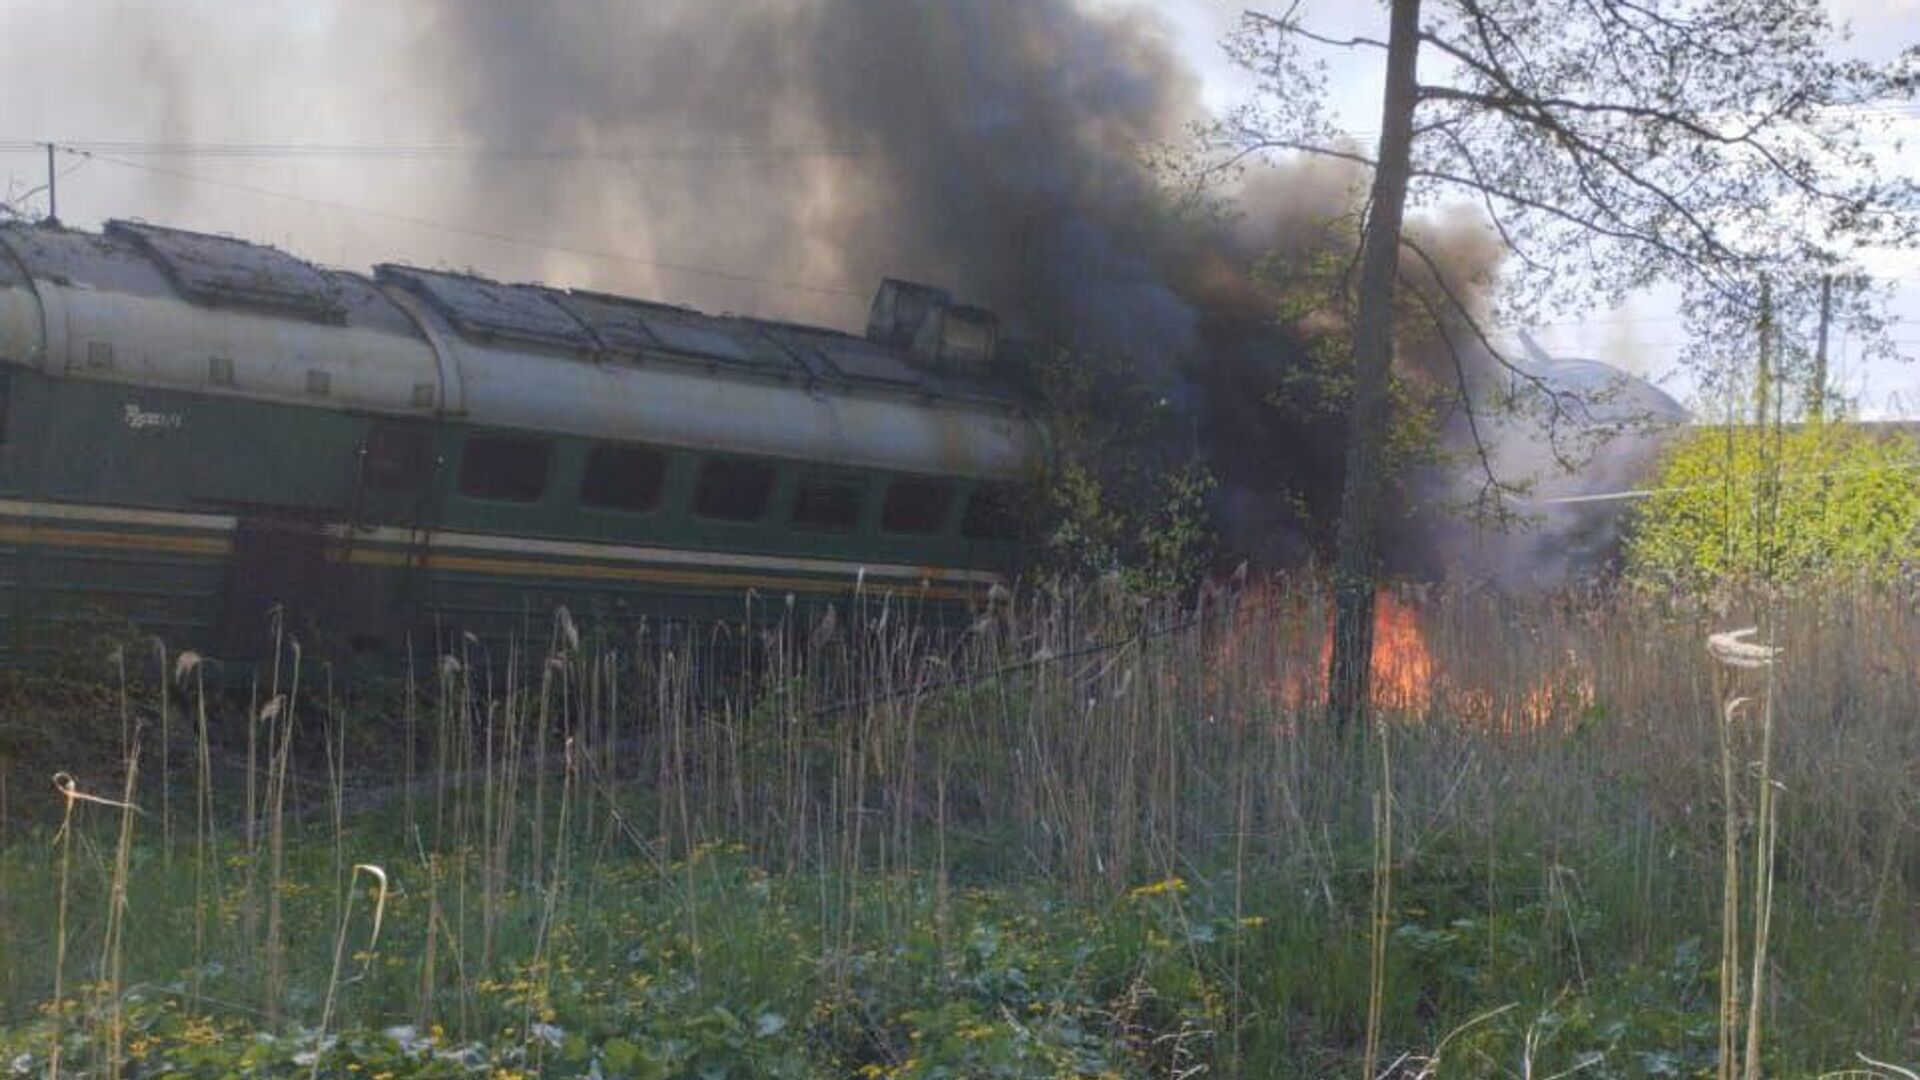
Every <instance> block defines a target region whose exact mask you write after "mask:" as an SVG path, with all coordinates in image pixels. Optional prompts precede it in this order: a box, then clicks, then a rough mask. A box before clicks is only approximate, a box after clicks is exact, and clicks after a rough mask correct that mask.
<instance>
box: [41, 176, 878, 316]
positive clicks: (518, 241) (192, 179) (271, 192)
mask: <svg viewBox="0 0 1920 1080" xmlns="http://www.w3.org/2000/svg"><path fill="white" fill-rule="evenodd" d="M59 149H60V151H61V152H62V153H65V154H71V155H73V156H75V157H80V158H84V159H86V160H88V161H98V162H102V163H105V164H108V165H118V166H120V167H122V168H127V169H136V170H139V171H141V172H147V173H152V174H154V175H157V176H165V177H169V178H172V179H175V180H184V181H186V182H188V183H193V184H203V185H206V186H208V187H216V188H224V189H226V190H228V191H239V192H244V193H246V194H249V195H257V196H260V197H262V198H268V199H280V200H282V201H285V202H293V203H301V204H304V205H307V206H315V207H320V208H322V209H327V210H337V211H340V212H343V213H348V214H358V215H361V216H363V217H369V218H377V219H380V220H382V221H392V222H397V223H399V224H403V225H412V226H415V227H417V228H422V229H432V230H435V231H437V232H444V233H450V234H453V235H456V236H469V237H473V238H475V239H480V240H491V241H494V242H495V243H501V244H511V245H513V246H516V247H524V248H532V249H535V250H539V251H550V252H557V253H560V254H565V255H577V256H579V257H581V258H586V259H597V260H601V261H604V262H617V263H627V264H629V265H633V266H644V267H648V268H649V269H653V270H666V271H670V272H672V273H678V274H690V275H694V276H698V277H706V278H714V279H717V280H721V281H735V282H740V283H742V284H748V285H764V286H767V287H769V288H777V289H790V290H793V291H796V292H810V293H824V294H828V295H832V296H856V297H864V296H866V295H867V294H866V292H865V291H864V290H860V289H854V288H851V287H849V286H846V285H823V284H818V283H814V282H805V281H790V280H782V279H779V278H767V277H760V276H757V275H754V274H746V273H740V272H738V271H733V270H723V269H717V268H715V267H710V266H696V265H693V264H691V263H681V262H669V261H667V260H663V259H646V258H641V257H639V256H637V255H628V254H625V253H623V252H618V251H607V250H604V249H595V248H582V247H573V246H570V245H566V244H556V243H554V242H552V241H550V240H537V239H533V238H531V237H526V236H516V235H514V234H512V233H503V232H497V231H494V230H492V229H476V228H472V227H469V226H464V225H455V224H452V223H450V222H445V221H434V220H432V219H430V218H423V217H416V216H414V215H412V214H402V213H396V212H394V211H391V210H382V209H379V208H377V207H371V206H359V205H355V204H353V203H343V202H338V201H336V200H333V199H321V198H315V197H313V196H310V195H301V194H297V193H295V192H290V191H278V190H275V189H273V188H265V187H261V186H259V185H257V184H246V183H240V182H238V181H233V180H221V179H217V178H215V177H211V176H202V175H200V174H198V173H190V172H184V171H182V170H179V169H173V168H167V167H165V166H161V165H151V164H148V163H145V162H140V161H131V160H128V159H126V158H122V157H116V156H111V155H108V154H102V153H96V152H94V151H91V150H82V149H78V148H75V147H70V146H66V145H61V146H60V147H59Z"/></svg>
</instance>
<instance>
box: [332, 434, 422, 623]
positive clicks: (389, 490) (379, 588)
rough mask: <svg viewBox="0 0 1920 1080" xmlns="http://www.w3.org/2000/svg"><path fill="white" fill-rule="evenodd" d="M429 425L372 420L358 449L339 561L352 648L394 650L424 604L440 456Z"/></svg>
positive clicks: (415, 620) (414, 621) (416, 618)
mask: <svg viewBox="0 0 1920 1080" xmlns="http://www.w3.org/2000/svg"><path fill="white" fill-rule="evenodd" d="M434 435H435V430H434V426H433V425H432V424H431V423H428V422H424V421H417V420H389V419H381V420H375V421H373V422H372V423H371V424H370V425H369V426H368V429H367V437H366V441H365V443H363V444H362V445H361V448H360V470H359V476H358V479H357V481H356V483H355V488H354V505H353V513H352V519H351V521H350V522H349V524H348V528H347V529H346V530H345V536H344V541H345V550H344V551H343V552H342V554H341V559H342V561H343V562H345V563H346V564H347V565H348V566H349V567H350V571H351V573H350V576H351V580H352V588H351V589H350V590H349V595H350V597H351V598H352V602H353V606H354V610H353V612H352V614H351V616H350V617H349V618H348V619H347V624H348V626H349V627H350V630H351V633H352V636H353V644H354V646H355V648H356V649H357V650H363V651H364V650H367V649H374V648H379V649H386V648H392V647H401V646H404V644H405V638H406V635H407V633H408V632H409V631H411V630H413V629H415V628H416V626H415V624H416V622H417V620H418V617H419V613H420V610H421V607H422V604H423V603H424V601H425V593H426V581H427V550H428V545H429V542H430V540H431V538H432V534H433V529H434V526H435V525H436V524H437V523H438V520H439V512H438V502H437V498H436V493H437V490H436V489H437V485H436V484H435V483H434V480H435V475H436V473H437V472H438V471H439V462H440V458H439V456H438V454H437V452H436V447H435V440H434Z"/></svg>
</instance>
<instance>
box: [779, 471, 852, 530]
mask: <svg viewBox="0 0 1920 1080" xmlns="http://www.w3.org/2000/svg"><path fill="white" fill-rule="evenodd" d="M866 495H867V488H866V484H865V483H863V482H862V481H861V479H860V477H859V476H858V475H857V474H853V473H835V472H809V473H803V474H801V476H800V486H799V490H798V491H797V492H796V493H795V495H794V500H793V527H794V528H796V529H804V530H806V531H807V532H825V533H850V532H852V531H853V530H854V529H855V528H856V527H858V526H859V524H860V511H861V509H862V508H863V507H864V505H865V503H866Z"/></svg>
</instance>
